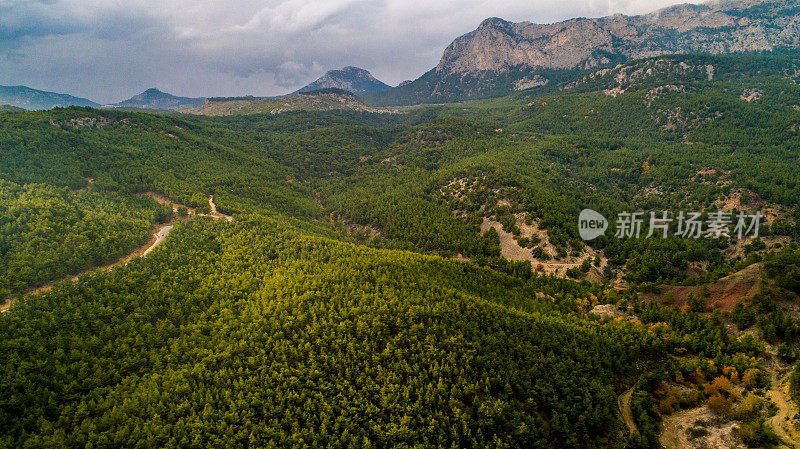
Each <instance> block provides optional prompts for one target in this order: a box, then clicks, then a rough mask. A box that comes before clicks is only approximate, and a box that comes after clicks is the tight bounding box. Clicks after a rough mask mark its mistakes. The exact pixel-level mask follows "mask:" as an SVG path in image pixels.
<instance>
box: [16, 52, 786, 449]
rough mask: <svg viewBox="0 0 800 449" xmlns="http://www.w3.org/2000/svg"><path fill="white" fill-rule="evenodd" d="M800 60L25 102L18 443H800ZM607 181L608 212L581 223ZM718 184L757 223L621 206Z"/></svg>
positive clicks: (21, 122) (650, 205)
mask: <svg viewBox="0 0 800 449" xmlns="http://www.w3.org/2000/svg"><path fill="white" fill-rule="evenodd" d="M709 67H711V68H709ZM799 73H800V59H798V58H797V57H796V56H795V55H792V54H786V53H783V52H776V53H768V54H754V55H741V56H670V57H659V58H651V59H645V60H635V61H630V62H627V63H625V64H621V65H620V66H617V67H616V68H612V69H606V70H601V71H587V72H585V73H576V74H574V76H571V77H567V76H566V75H564V82H562V83H560V84H559V85H558V86H557V87H554V86H548V87H547V88H546V89H545V88H533V89H529V90H524V91H520V92H517V93H514V94H511V95H508V96H504V97H500V98H494V99H487V100H479V101H472V102H466V103H457V104H451V105H439V106H417V107H409V108H404V109H402V110H400V111H399V112H392V113H386V112H365V111H363V110H336V111H303V110H297V111H286V112H282V113H276V114H272V113H258V114H241V115H232V116H225V117H205V116H199V115H190V114H180V113H169V114H166V113H162V114H156V113H153V112H140V111H116V110H98V109H91V108H80V107H71V108H57V109H53V110H50V111H38V112H24V111H17V110H8V111H0V230H2V232H0V301H2V302H4V307H7V309H8V310H7V311H5V312H4V313H2V315H0V446H2V447H198V448H199V447H203V448H206V447H474V448H482V447H496V448H517V447H519V448H523V447H524V448H527V447H554V448H571V447H590V448H605V447H608V448H613V447H616V448H622V447H629V448H633V447H662V446H669V445H670V444H672V443H673V442H674V441H673V440H671V439H670V435H672V434H673V433H674V431H675V428H676V426H677V425H678V424H681V423H685V422H688V423H689V424H688V426H689V427H690V428H691V429H694V430H692V432H695V433H696V436H695V437H694V438H705V437H706V435H705V434H702V432H706V433H708V432H709V430H707V429H706V427H712V428H713V429H715V431H716V430H719V429H723V428H725V429H728V430H730V429H731V428H735V429H736V431H735V432H733V433H732V435H735V438H736V441H737V443H741V444H743V445H746V446H750V447H762V446H763V447H767V446H770V445H777V444H781V443H786V444H791V440H789V439H790V438H794V437H795V433H794V432H796V428H795V429H794V430H792V426H794V421H793V418H790V419H789V420H788V421H787V420H786V419H784V418H785V417H784V411H785V410H788V408H787V407H792V406H793V407H795V409H794V410H796V405H792V404H793V401H794V399H796V398H798V397H800V394H799V393H798V391H800V387H798V385H800V380H798V379H800V368H793V367H794V364H795V359H796V357H797V355H798V353H797V350H798V338H800V315H798V312H797V305H798V299H799V298H798V295H800V248H798V242H800V208H798V203H800V164H798V163H797V161H798V160H799V159H800V85H798V83H800V75H798V74H799ZM210 198H213V203H212V202H211V201H210ZM212 206H216V208H218V212H219V213H220V214H227V215H230V216H231V217H232V218H231V220H230V221H228V220H220V219H217V220H215V219H213V217H212V216H213V215H214V214H212V212H216V211H212V209H211V208H212ZM583 209H593V210H595V211H597V212H599V213H601V214H602V215H604V216H605V217H607V218H609V219H610V221H611V229H610V230H609V232H607V233H606V234H605V235H604V236H601V237H599V238H597V239H594V240H591V241H584V240H583V239H582V238H581V237H580V235H579V229H578V216H579V214H580V212H581V210H583ZM719 210H725V211H728V212H730V213H731V215H732V217H734V220H735V217H736V216H737V214H738V213H739V212H740V211H741V212H746V213H747V214H754V213H755V212H759V214H761V215H762V216H763V217H764V218H763V222H759V224H760V228H759V231H760V232H759V236H758V238H747V239H742V240H739V239H737V238H735V235H734V234H735V233H734V232H731V234H730V235H728V236H723V237H722V238H699V239H694V238H680V237H677V236H675V235H670V236H669V237H667V238H646V237H645V235H644V233H643V234H642V235H641V236H640V237H639V238H615V234H614V231H615V226H617V225H616V224H615V223H614V222H615V219H616V217H617V214H619V213H621V212H624V211H628V212H635V211H640V212H642V213H643V214H647V213H649V212H651V211H674V212H675V213H677V212H678V211H697V212H698V213H699V214H700V216H702V217H703V218H708V217H709V216H710V215H709V214H712V213H714V212H716V211H719ZM645 216H646V215H645ZM214 217H216V218H219V216H214ZM166 223H170V224H171V226H172V225H174V229H173V228H171V229H172V231H171V232H170V233H169V235H168V236H167V237H166V239H165V240H164V243H163V244H162V245H159V246H158V247H157V248H155V249H154V250H153V251H152V252H151V253H149V254H148V255H147V257H134V258H132V259H131V261H130V262H128V263H124V264H122V263H120V264H117V265H116V266H114V267H113V269H103V270H98V269H97V268H98V267H102V266H106V265H108V264H112V263H113V262H114V261H117V260H119V259H121V258H123V257H125V256H127V255H129V254H130V253H131V252H132V251H136V249H137V248H141V247H142V245H146V244H147V242H148V241H149V240H150V239H151V238H152V236H153V233H154V231H155V230H158V229H163V228H161V227H162V226H163V225H165V224H166ZM646 224H647V223H645V225H646ZM734 224H735V223H734ZM676 227H677V223H674V222H673V223H671V224H670V225H669V229H670V230H671V231H672V234H674V231H676V230H677V228H676ZM644 229H645V231H646V228H644ZM645 233H646V232H645ZM73 277H75V278H74V279H73ZM43 286H47V287H48V288H47V289H42V290H41V291H37V289H41V288H42V287H43ZM798 366H800V365H798ZM784 385H785V386H786V388H784ZM784 390H786V391H784ZM783 396H786V398H788V399H787V400H786V401H783V402H781V398H783ZM784 402H785V404H784ZM699 411H702V412H703V413H706V412H707V413H706V414H705V415H702V416H701V415H700V414H698V413H700V412H699ZM687 417H688V418H687ZM693 417H694V418H693ZM681 420H682V421H681ZM703 420H705V421H707V422H709V423H710V424H708V425H706V426H705V427H704V426H702V425H699V424H696V422H695V421H703ZM705 421H704V422H705ZM784 421H785V422H784ZM725 426H728V427H725ZM786 428H789V430H788V431H787V430H786ZM691 429H690V430H691ZM686 432H689V430H687V431H686ZM684 433H685V432H684ZM690 433H691V432H690ZM680 437H681V438H685V435H683V434H681V435H680ZM676 441H682V440H680V439H679V440H676Z"/></svg>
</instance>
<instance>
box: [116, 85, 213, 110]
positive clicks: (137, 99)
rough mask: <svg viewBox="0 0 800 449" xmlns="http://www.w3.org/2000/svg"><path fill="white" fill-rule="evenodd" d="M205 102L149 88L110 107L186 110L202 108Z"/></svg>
mask: <svg viewBox="0 0 800 449" xmlns="http://www.w3.org/2000/svg"><path fill="white" fill-rule="evenodd" d="M205 102H206V99H205V98H189V97H176V96H175V95H171V94H168V93H166V92H162V91H160V90H158V89H156V88H151V89H147V90H146V91H144V92H142V93H140V94H139V95H135V96H133V97H132V98H130V99H128V100H125V101H120V102H119V103H115V104H113V105H111V106H112V107H117V108H143V109H186V108H196V107H198V106H202V105H203V104H204V103H205Z"/></svg>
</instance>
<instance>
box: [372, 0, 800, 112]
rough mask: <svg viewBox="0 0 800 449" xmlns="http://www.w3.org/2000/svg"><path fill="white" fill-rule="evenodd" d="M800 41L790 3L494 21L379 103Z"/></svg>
mask: <svg viewBox="0 0 800 449" xmlns="http://www.w3.org/2000/svg"><path fill="white" fill-rule="evenodd" d="M799 46H800V8H798V6H797V3H796V2H792V1H790V0H764V1H759V0H724V1H713V2H708V3H704V4H700V5H692V4H683V5H677V6H672V7H669V8H665V9H662V10H659V11H655V12H653V13H650V14H646V15H640V16H625V15H621V14H617V15H613V16H608V17H602V18H596V19H591V18H576V19H570V20H567V21H564V22H558V23H553V24H536V23H530V22H520V23H512V22H508V21H505V20H503V19H499V18H489V19H486V20H484V21H483V22H482V23H481V24H480V26H479V27H478V28H477V29H476V30H474V31H472V32H470V33H467V34H465V35H463V36H461V37H458V38H457V39H455V40H454V41H453V42H452V43H451V44H450V45H449V46H448V47H447V49H445V51H444V54H443V55H442V58H441V60H440V62H439V64H438V65H437V66H436V68H434V69H433V70H431V71H430V72H428V73H426V74H425V75H423V76H422V77H420V78H419V79H417V80H415V81H414V82H413V83H411V84H410V85H406V86H402V87H399V88H398V89H393V90H392V91H390V92H388V93H387V94H386V95H383V96H378V97H377V98H376V102H378V103H382V104H393V103H395V104H409V103H412V102H414V101H419V102H444V101H452V100H453V99H466V98H474V97H478V96H489V95H492V94H494V93H496V94H503V93H507V92H510V91H513V90H519V89H520V88H530V87H538V86H543V85H546V84H547V82H548V81H554V80H555V78H556V77H555V76H554V74H553V73H552V72H553V71H561V72H563V71H582V70H587V69H592V68H600V67H603V66H607V65H611V64H617V63H620V62H623V61H626V60H629V59H640V58H648V57H653V56H659V55H666V54H697V53H707V54H731V53H741V52H755V51H765V50H766V51H769V50H776V49H781V48H797V47H799ZM548 72H551V73H548ZM532 74H536V75H537V76H538V78H536V77H534V76H532ZM533 79H535V80H536V81H535V82H530V80H533Z"/></svg>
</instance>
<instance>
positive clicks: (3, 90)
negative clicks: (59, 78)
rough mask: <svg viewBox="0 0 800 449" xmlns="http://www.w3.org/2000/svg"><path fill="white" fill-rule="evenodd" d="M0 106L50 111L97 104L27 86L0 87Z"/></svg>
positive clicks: (96, 105)
mask: <svg viewBox="0 0 800 449" xmlns="http://www.w3.org/2000/svg"><path fill="white" fill-rule="evenodd" d="M0 104H7V105H10V106H15V107H18V108H22V109H27V110H38V109H52V108H56V107H62V108H63V107H69V106H89V107H93V108H96V107H100V105H99V104H97V103H95V102H93V101H91V100H87V99H86V98H80V97H73V96H72V95H67V94H59V93H56V92H47V91H44V90H38V89H32V88H30V87H27V86H0Z"/></svg>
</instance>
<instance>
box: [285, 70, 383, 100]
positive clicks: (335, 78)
mask: <svg viewBox="0 0 800 449" xmlns="http://www.w3.org/2000/svg"><path fill="white" fill-rule="evenodd" d="M330 88H333V89H342V90H346V91H348V92H351V93H353V94H356V95H363V94H368V93H373V92H383V91H386V90H389V89H390V86H389V85H388V84H386V83H383V82H381V81H379V80H377V79H376V78H375V77H374V76H372V74H371V73H369V72H368V71H367V70H364V69H362V68H359V67H353V66H347V67H344V68H341V69H335V70H330V71H328V72H327V73H326V74H325V75H323V76H321V77H320V78H318V79H317V80H316V81H314V82H313V83H310V84H308V85H306V86H305V87H303V88H301V89H299V90H297V91H296V92H295V93H297V92H310V91H313V90H319V89H330Z"/></svg>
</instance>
